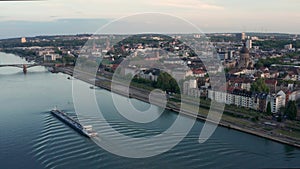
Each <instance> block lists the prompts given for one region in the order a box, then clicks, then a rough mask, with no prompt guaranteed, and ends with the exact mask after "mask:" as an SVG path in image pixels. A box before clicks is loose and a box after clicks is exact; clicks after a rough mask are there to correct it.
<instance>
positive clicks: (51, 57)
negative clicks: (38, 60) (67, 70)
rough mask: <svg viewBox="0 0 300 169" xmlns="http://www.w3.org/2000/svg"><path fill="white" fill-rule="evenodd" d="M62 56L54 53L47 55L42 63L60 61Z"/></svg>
mask: <svg viewBox="0 0 300 169" xmlns="http://www.w3.org/2000/svg"><path fill="white" fill-rule="evenodd" d="M61 58H62V56H61V55H59V54H55V53H49V54H46V55H44V61H56V59H61Z"/></svg>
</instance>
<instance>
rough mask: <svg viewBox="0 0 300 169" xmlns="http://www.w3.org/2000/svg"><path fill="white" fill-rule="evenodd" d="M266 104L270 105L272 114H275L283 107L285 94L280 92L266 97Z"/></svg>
mask: <svg viewBox="0 0 300 169" xmlns="http://www.w3.org/2000/svg"><path fill="white" fill-rule="evenodd" d="M268 102H270V104H271V111H272V113H277V112H278V111H279V109H280V108H281V107H284V106H285V103H286V94H285V93H284V92H283V91H282V90H280V91H279V92H278V93H276V94H271V95H269V96H268Z"/></svg>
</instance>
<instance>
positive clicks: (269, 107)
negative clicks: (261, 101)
mask: <svg viewBox="0 0 300 169" xmlns="http://www.w3.org/2000/svg"><path fill="white" fill-rule="evenodd" d="M266 113H267V115H271V114H272V110H271V103H270V102H268V104H267V112H266Z"/></svg>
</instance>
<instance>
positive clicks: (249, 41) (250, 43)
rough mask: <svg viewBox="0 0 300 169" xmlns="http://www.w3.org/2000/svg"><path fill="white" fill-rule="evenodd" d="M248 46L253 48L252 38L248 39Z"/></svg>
mask: <svg viewBox="0 0 300 169" xmlns="http://www.w3.org/2000/svg"><path fill="white" fill-rule="evenodd" d="M246 47H247V48H248V49H251V48H252V40H251V39H248V40H247V41H246Z"/></svg>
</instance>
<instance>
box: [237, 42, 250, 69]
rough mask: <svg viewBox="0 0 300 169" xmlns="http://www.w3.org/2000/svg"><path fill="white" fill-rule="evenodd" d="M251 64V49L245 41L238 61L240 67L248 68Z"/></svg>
mask: <svg viewBox="0 0 300 169" xmlns="http://www.w3.org/2000/svg"><path fill="white" fill-rule="evenodd" d="M249 66H250V54H249V49H248V48H247V47H246V44H245V43H244V46H243V47H242V49H241V51H240V60H239V63H238V68H243V69H246V68H248V67H249Z"/></svg>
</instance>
